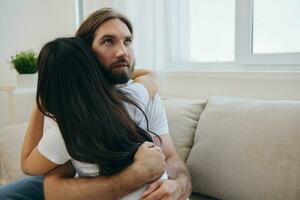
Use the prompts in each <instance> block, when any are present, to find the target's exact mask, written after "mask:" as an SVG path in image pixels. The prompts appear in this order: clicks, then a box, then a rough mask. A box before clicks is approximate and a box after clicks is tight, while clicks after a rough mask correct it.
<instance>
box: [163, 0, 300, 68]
mask: <svg viewBox="0 0 300 200" xmlns="http://www.w3.org/2000/svg"><path fill="white" fill-rule="evenodd" d="M166 10H167V12H168V18H167V24H169V27H168V29H167V31H166V36H169V35H170V36H171V37H166V41H167V42H166V44H167V45H168V46H169V47H168V50H169V51H168V50H167V56H168V55H169V57H168V58H169V59H168V61H167V64H166V65H167V66H169V67H168V68H169V69H172V66H176V65H177V66H179V65H181V66H182V64H185V65H186V66H187V67H188V66H193V68H194V67H195V66H209V65H214V66H221V65H222V66H228V65H230V66H235V67H241V66H242V67H243V66H248V67H249V66H262V65H269V66H270V65H272V66H275V67H276V66H277V67H278V66H280V65H281V66H283V65H285V66H287V65H289V66H292V67H293V66H295V65H299V64H300V37H299V35H300V21H299V18H300V1H299V0H276V1H274V0H222V1H220V0H186V1H180V0H169V1H168V3H167V5H166ZM298 69H299V68H298Z"/></svg>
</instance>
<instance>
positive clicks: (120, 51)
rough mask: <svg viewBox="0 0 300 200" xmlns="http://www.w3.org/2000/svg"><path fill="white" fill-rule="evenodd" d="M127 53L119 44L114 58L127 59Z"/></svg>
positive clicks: (123, 46)
mask: <svg viewBox="0 0 300 200" xmlns="http://www.w3.org/2000/svg"><path fill="white" fill-rule="evenodd" d="M127 55H128V51H127V48H126V46H125V45H124V44H123V43H120V44H119V45H118V47H117V52H116V56H117V57H118V58H119V57H127Z"/></svg>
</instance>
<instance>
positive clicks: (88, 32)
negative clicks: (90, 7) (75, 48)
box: [75, 8, 133, 46]
mask: <svg viewBox="0 0 300 200" xmlns="http://www.w3.org/2000/svg"><path fill="white" fill-rule="evenodd" d="M111 19H119V20H121V21H122V22H123V23H124V24H126V26H127V28H128V29H129V31H130V33H131V35H133V28H132V24H131V23H130V21H129V19H128V18H127V17H125V16H124V15H122V14H121V13H118V12H116V11H115V10H113V9H112V8H101V9H99V10H96V11H95V12H93V13H92V14H91V15H90V16H89V17H88V18H86V19H85V20H84V21H83V22H82V23H81V25H80V26H79V28H78V30H77V31H76V35H75V36H76V37H80V38H82V39H84V40H85V41H87V42H88V43H89V45H90V46H92V44H93V41H94V37H95V32H96V30H97V28H98V27H99V26H100V25H101V24H103V23H104V22H106V21H108V20H111Z"/></svg>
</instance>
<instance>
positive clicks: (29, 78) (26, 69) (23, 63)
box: [11, 50, 37, 88]
mask: <svg viewBox="0 0 300 200" xmlns="http://www.w3.org/2000/svg"><path fill="white" fill-rule="evenodd" d="M11 64H12V65H13V66H14V68H15V69H16V71H17V72H18V75H17V87H18V88H30V87H34V86H35V85H36V72H37V56H36V54H35V52H34V51H33V50H28V51H21V52H19V53H17V54H16V55H15V56H12V57H11Z"/></svg>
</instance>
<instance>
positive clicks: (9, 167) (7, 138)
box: [0, 123, 27, 182]
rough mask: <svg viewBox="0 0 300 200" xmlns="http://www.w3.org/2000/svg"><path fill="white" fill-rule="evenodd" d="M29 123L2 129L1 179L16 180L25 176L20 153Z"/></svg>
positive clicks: (0, 144) (6, 180)
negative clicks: (21, 166) (21, 168)
mask: <svg viewBox="0 0 300 200" xmlns="http://www.w3.org/2000/svg"><path fill="white" fill-rule="evenodd" d="M26 127H27V123H21V124H15V125H12V126H6V127H3V128H0V162H1V166H0V179H2V180H4V182H10V181H12V180H15V179H17V178H19V177H21V176H23V175H24V174H23V173H22V172H21V170H20V152H21V148H22V142H23V138H24V134H25V130H26Z"/></svg>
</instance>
